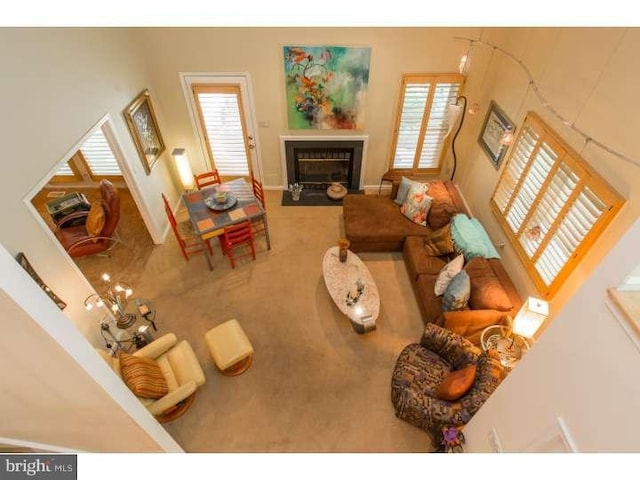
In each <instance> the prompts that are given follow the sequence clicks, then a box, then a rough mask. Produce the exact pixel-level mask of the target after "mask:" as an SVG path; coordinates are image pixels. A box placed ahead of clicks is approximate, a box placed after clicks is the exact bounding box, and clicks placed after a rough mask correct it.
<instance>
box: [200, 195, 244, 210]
mask: <svg viewBox="0 0 640 480" xmlns="http://www.w3.org/2000/svg"><path fill="white" fill-rule="evenodd" d="M237 202H238V199H237V197H236V196H235V195H234V194H233V193H231V192H226V191H223V190H216V192H215V193H214V194H213V195H211V196H209V197H206V198H205V199H204V203H205V205H206V206H207V207H209V208H210V209H211V210H216V211H223V210H228V209H230V208H231V207H233V206H234V205H235V204H236V203H237Z"/></svg>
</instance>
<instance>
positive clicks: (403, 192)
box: [393, 177, 429, 205]
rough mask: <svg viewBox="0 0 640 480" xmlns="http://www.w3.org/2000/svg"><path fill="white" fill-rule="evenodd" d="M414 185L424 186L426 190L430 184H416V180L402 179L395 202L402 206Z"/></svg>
mask: <svg viewBox="0 0 640 480" xmlns="http://www.w3.org/2000/svg"><path fill="white" fill-rule="evenodd" d="M413 185H423V186H424V188H425V190H426V189H427V186H428V185H429V184H428V183H420V182H416V181H415V180H411V179H410V178H407V177H402V178H401V179H400V185H398V192H397V193H396V198H395V199H394V200H393V201H394V202H395V203H397V204H398V205H402V204H403V203H404V200H405V198H407V193H409V189H410V188H411V187H412V186H413Z"/></svg>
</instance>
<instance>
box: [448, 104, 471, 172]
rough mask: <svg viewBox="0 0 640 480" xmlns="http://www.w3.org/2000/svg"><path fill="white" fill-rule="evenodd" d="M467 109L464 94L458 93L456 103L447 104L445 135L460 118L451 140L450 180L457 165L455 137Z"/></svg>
mask: <svg viewBox="0 0 640 480" xmlns="http://www.w3.org/2000/svg"><path fill="white" fill-rule="evenodd" d="M460 100H462V101H463V102H462V105H460ZM466 110H467V97H465V96H464V95H460V96H459V97H458V98H456V103H452V104H451V105H449V111H448V112H447V113H448V116H449V131H448V132H447V135H449V134H450V133H451V129H453V127H454V125H455V124H456V122H457V121H458V118H460V123H459V124H458V128H457V129H456V133H455V134H454V135H453V140H452V141H451V151H452V152H453V170H452V171H451V180H453V176H454V175H455V174H456V167H457V165H458V157H457V155H456V139H457V138H458V134H459V133H460V129H461V128H462V124H463V123H464V116H465V113H466Z"/></svg>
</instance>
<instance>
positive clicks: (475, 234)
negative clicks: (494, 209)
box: [451, 213, 500, 261]
mask: <svg viewBox="0 0 640 480" xmlns="http://www.w3.org/2000/svg"><path fill="white" fill-rule="evenodd" d="M451 238H452V239H453V244H454V245H455V247H456V250H457V251H458V252H462V253H463V254H464V259H465V260H466V261H469V260H471V259H472V258H473V257H484V258H500V255H499V254H498V252H497V250H496V248H495V247H494V246H493V243H492V242H491V239H490V238H489V235H487V232H486V231H485V229H484V227H483V226H482V224H481V223H480V222H479V221H478V219H476V218H469V217H467V216H466V215H465V214H464V213H458V214H456V215H454V217H453V218H452V219H451Z"/></svg>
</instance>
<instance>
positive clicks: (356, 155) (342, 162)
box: [281, 136, 367, 191]
mask: <svg viewBox="0 0 640 480" xmlns="http://www.w3.org/2000/svg"><path fill="white" fill-rule="evenodd" d="M366 141H367V137H366V136H359V137H342V136H340V137H316V136H308V137H299V136H295V137H294V136H292V137H281V142H282V152H283V164H284V165H283V166H284V169H283V172H284V188H285V189H286V188H287V187H288V186H289V185H291V184H293V183H300V184H302V185H304V188H305V189H306V190H307V191H309V190H326V189H327V187H329V186H330V185H331V184H332V183H334V182H337V183H340V184H341V185H344V186H345V187H346V188H347V189H348V190H351V191H358V190H360V188H361V177H362V173H363V160H364V153H365V147H366Z"/></svg>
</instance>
